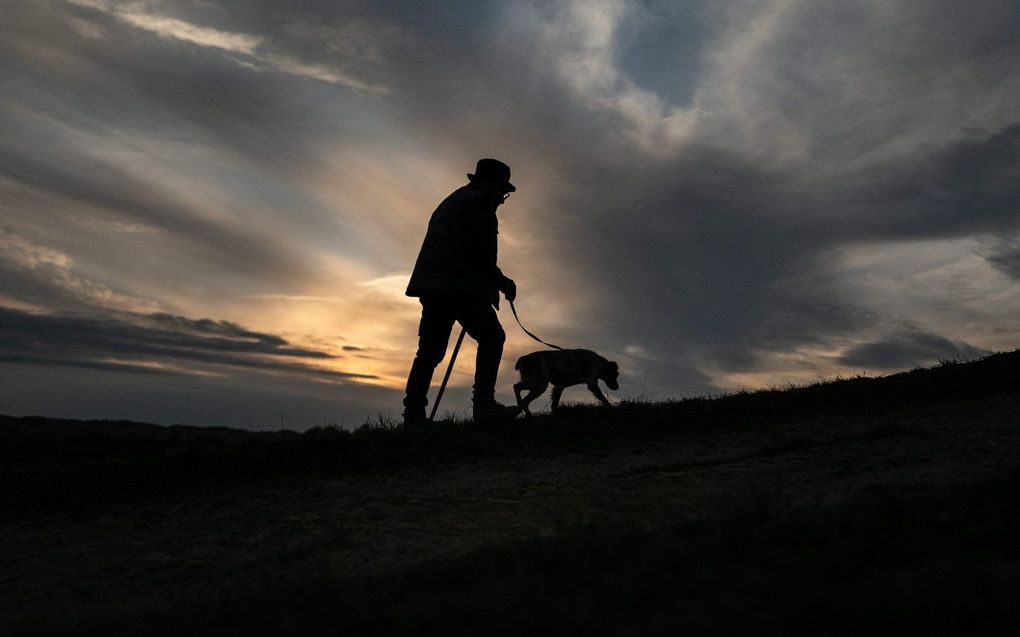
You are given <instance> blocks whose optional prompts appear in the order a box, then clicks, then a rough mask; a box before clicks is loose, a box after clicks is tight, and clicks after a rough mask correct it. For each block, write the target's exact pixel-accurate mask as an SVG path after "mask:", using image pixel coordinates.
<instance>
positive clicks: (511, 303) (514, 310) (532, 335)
mask: <svg viewBox="0 0 1020 637" xmlns="http://www.w3.org/2000/svg"><path fill="white" fill-rule="evenodd" d="M510 311H511V312H513V313H514V318H515V319H517V324H518V325H520V326H521V329H522V330H524V333H525V334H527V335H528V336H530V337H531V338H533V339H535V340H536V341H538V342H539V343H541V344H542V345H548V346H549V347H551V348H553V349H564V348H562V347H560V346H559V345H553V344H552V343H546V342H545V341H543V340H542V339H540V338H539V337H537V336H535V335H534V334H532V333H531V332H529V331H528V328H526V327H524V323H521V319H520V317H519V316H517V308H516V307H514V302H513V301H510Z"/></svg>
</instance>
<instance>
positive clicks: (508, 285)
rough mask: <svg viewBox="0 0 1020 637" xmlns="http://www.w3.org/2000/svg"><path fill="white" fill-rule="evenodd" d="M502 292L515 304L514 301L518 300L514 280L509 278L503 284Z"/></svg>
mask: <svg viewBox="0 0 1020 637" xmlns="http://www.w3.org/2000/svg"><path fill="white" fill-rule="evenodd" d="M502 292H503V294H504V296H506V300H507V301H509V302H511V303H513V302H514V299H516V298H517V284H516V283H514V280H513V279H511V278H509V277H507V280H506V281H504V282H503V290H502Z"/></svg>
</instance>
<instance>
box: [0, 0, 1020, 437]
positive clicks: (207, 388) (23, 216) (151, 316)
mask: <svg viewBox="0 0 1020 637" xmlns="http://www.w3.org/2000/svg"><path fill="white" fill-rule="evenodd" d="M0 12H2V15H3V19H2V20H0V377H2V383H0V413H6V414H13V415H29V414H41V415H46V416H52V417H67V418H113V419H133V420H144V421H149V422H156V423H162V424H173V423H183V424H196V425H224V426H233V427H243V428H249V429H257V430H265V429H274V428H280V427H286V428H290V429H298V430H301V429H306V428H308V427H311V426H314V425H322V424H339V425H342V426H345V427H351V426H356V425H359V424H361V423H364V422H366V421H368V420H375V419H379V418H382V419H392V418H398V417H399V414H400V411H401V405H400V400H401V397H402V388H403V384H404V381H405V379H406V374H407V370H408V368H409V365H410V361H411V359H412V357H413V355H414V350H415V346H416V340H417V336H416V330H417V321H418V318H419V314H420V305H419V304H418V303H417V301H416V300H415V299H412V298H408V297H406V296H404V294H403V292H404V288H405V286H406V283H407V278H408V276H409V274H410V270H411V267H412V266H413V264H414V259H415V257H416V255H417V251H418V248H419V247H420V245H421V239H422V237H423V235H424V231H425V227H426V224H427V223H428V218H429V215H430V214H431V213H432V211H433V210H434V209H435V207H436V205H437V204H438V203H439V202H440V201H441V200H442V199H443V198H444V197H445V196H446V195H447V194H449V193H450V192H452V191H453V190H455V189H456V188H458V187H460V186H461V185H463V184H464V183H466V177H465V174H466V173H468V172H471V171H472V170H473V168H474V164H475V162H476V161H477V160H478V159H479V158H482V157H495V158H498V159H500V160H502V161H504V162H506V163H507V164H509V165H510V166H511V169H512V171H513V182H514V183H515V184H516V185H517V188H518V190H517V192H515V193H514V194H513V196H512V197H511V198H510V200H509V201H508V202H507V203H506V204H505V205H504V206H502V207H501V208H500V209H499V218H500V235H499V239H500V257H499V262H500V266H501V267H502V269H503V271H504V272H505V273H506V274H507V275H509V276H510V277H512V278H513V279H515V281H516V282H517V286H518V301H517V308H518V311H519V313H520V315H521V319H522V320H523V321H524V323H525V326H526V327H528V329H530V330H531V331H533V332H535V333H537V334H538V335H539V336H541V337H542V338H543V339H545V340H547V341H550V342H552V343H557V344H560V345H563V346H566V347H583V348H586V349H593V350H596V351H598V352H600V353H602V354H603V355H605V356H606V357H608V358H611V359H613V360H616V361H617V362H619V364H620V367H621V379H620V384H621V389H620V391H619V392H615V393H613V394H611V399H614V400H618V399H648V400H661V399H667V398H682V397H686V396H695V395H717V394H721V393H727V392H733V391H740V390H753V389H758V388H763V387H785V386H789V385H791V384H803V383H811V382H816V381H818V380H821V379H827V378H833V377H836V376H844V377H845V376H853V375H857V374H867V375H880V374H888V373H892V372H896V371H900V370H904V369H910V368H913V367H916V366H923V365H932V364H935V363H937V362H938V361H939V360H940V359H972V358H977V357H980V356H982V355H984V354H985V353H987V352H991V351H1005V350H1012V349H1015V348H1016V347H1018V346H1020V324H1018V322H1017V320H1016V317H1017V316H1020V295H1018V292H1020V214H1018V213H1020V152H1018V151H1020V4H1018V3H1017V2H1016V1H1015V0H1001V1H999V0H974V1H973V2H967V3H961V2H956V1H949V0H897V1H891V0H885V1H882V0H860V1H855V2H841V3H830V2H817V1H808V0H732V1H720V0H691V1H685V0H672V1H665V0H662V1H659V0H648V1H645V2H626V1H622V0H572V1H571V0H565V1H562V2H556V1H548V2H539V1H535V2H529V1H512V2H485V1H481V0H471V1H470V2H468V1H466V0H465V1H458V0H443V1H438V0H436V1H430V0H422V1H415V2H400V1H394V2H373V1H367V0H365V1H349V2H345V1H326V0H292V1H289V2H286V3H283V2H273V1H269V0H243V1H242V0H139V1H124V2H117V1H113V0H0ZM499 316H500V319H501V321H502V322H503V324H504V327H505V329H506V331H507V335H508V340H507V344H506V350H505V352H504V358H503V366H502V368H501V372H500V381H499V384H498V386H497V398H500V399H502V400H503V402H512V400H513V394H512V390H511V388H510V386H511V385H512V383H513V382H514V381H515V380H516V379H515V378H514V376H515V372H514V371H513V363H514V361H515V360H516V359H517V357H519V356H521V355H523V354H525V353H528V352H531V351H534V350H537V349H542V346H541V345H540V344H538V343H535V342H534V341H531V340H530V339H529V338H528V337H527V336H526V335H525V334H524V333H523V331H521V330H520V328H519V327H517V325H516V324H515V323H514V320H513V316H512V315H511V314H510V312H509V308H508V307H506V306H505V305H504V306H502V307H501V310H500V312H499ZM455 334H456V333H455ZM469 341H470V339H468V341H467V342H466V344H465V347H464V349H462V351H461V353H460V357H459V358H458V361H457V366H456V368H455V370H454V373H453V377H452V379H451V389H450V390H449V391H448V393H447V396H446V397H444V400H443V405H442V408H441V410H440V411H441V412H444V411H450V412H451V413H452V414H454V415H461V416H463V415H465V414H466V413H468V411H467V410H468V408H469V398H468V394H469V390H468V388H469V386H470V384H471V374H472V369H473V356H474V350H473V346H472V345H471V344H470V342H469ZM445 365H446V361H444V363H443V364H442V365H441V367H440V368H439V370H438V371H437V374H436V381H435V383H436V384H438V381H439V379H440V378H441V374H442V371H443V370H444V369H445ZM585 394H586V392H585V391H584V390H583V388H575V389H572V390H567V392H566V394H565V395H564V399H565V400H576V401H585V400H588V398H586V396H585ZM542 400H545V399H542ZM541 402H542V401H541V400H540V401H539V402H538V403H536V407H538V406H539V405H540V403H541Z"/></svg>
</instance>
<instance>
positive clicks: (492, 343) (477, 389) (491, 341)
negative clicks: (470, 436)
mask: <svg viewBox="0 0 1020 637" xmlns="http://www.w3.org/2000/svg"><path fill="white" fill-rule="evenodd" d="M457 320H458V321H459V322H460V324H461V325H463V326H464V329H465V330H467V333H468V335H469V336H471V338H473V339H475V340H476V341H478V353H477V355H476V356H475V384H474V388H473V389H474V393H473V395H472V397H471V402H472V404H473V406H474V410H473V411H474V418H475V422H481V421H493V420H500V419H503V418H507V417H512V416H514V415H516V414H517V412H518V409H517V408H516V407H504V406H502V405H499V404H498V403H497V402H496V397H495V395H496V375H497V374H498V373H499V361H500V359H501V358H502V357H503V343H504V342H506V332H504V331H503V326H502V325H500V323H499V318H497V317H496V310H494V309H493V307H492V306H491V305H489V304H488V303H486V302H485V301H474V300H465V301H463V302H462V303H459V304H458V307H457Z"/></svg>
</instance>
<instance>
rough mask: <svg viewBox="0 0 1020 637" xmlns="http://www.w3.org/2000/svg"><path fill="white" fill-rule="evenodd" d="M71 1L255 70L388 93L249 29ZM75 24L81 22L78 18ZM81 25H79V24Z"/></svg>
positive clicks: (97, 2) (93, 1)
mask: <svg viewBox="0 0 1020 637" xmlns="http://www.w3.org/2000/svg"><path fill="white" fill-rule="evenodd" d="M68 1H69V2H71V3H72V4H77V5H79V6H82V7H87V8H90V9H94V10H99V11H103V12H105V13H108V14H110V15H112V16H115V17H116V18H118V19H120V20H122V21H124V22H126V23H127V24H130V25H132V26H134V27H137V28H139V29H143V30H145V31H149V32H151V33H154V34H156V35H158V36H159V37H161V38H166V39H169V40H178V41H181V42H188V43H191V44H195V45H197V46H201V47H209V48H213V49H218V50H221V51H224V52H227V53H233V54H237V55H239V56H240V57H239V58H238V59H237V61H238V63H239V64H241V65H243V66H245V67H247V68H251V69H254V70H256V71H274V72H279V73H286V74H289V75H294V76H297V77H301V78H305V79H309V80H317V81H320V82H328V83H330V84H336V85H339V86H344V87H346V88H349V89H351V90H353V91H356V92H360V93H377V94H378V93H388V92H389V89H388V88H386V87H384V86H381V85H378V84H373V83H371V82H367V81H364V80H360V79H358V78H356V77H355V76H354V75H352V74H351V73H349V72H347V71H344V70H343V69H341V68H339V67H336V66H331V65H327V64H323V63H316V62H309V61H303V60H300V59H297V58H295V57H293V56H291V55H286V54H282V53H277V52H273V50H272V48H273V47H272V42H271V40H270V39H269V38H267V37H264V36H259V35H252V34H248V33H237V32H231V31H223V30H219V29H214V28H210V27H206V26H201V25H198V24H192V23H190V22H186V21H184V20H180V19H177V18H172V17H168V16H164V15H160V14H156V13H150V12H147V11H143V10H142V8H143V7H144V5H140V4H135V3H132V4H124V5H122V4H118V3H112V2H103V1H101V0H68ZM76 24H79V25H80V24H81V21H80V20H79V21H78V22H77V23H76ZM79 28H80V27H79Z"/></svg>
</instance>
